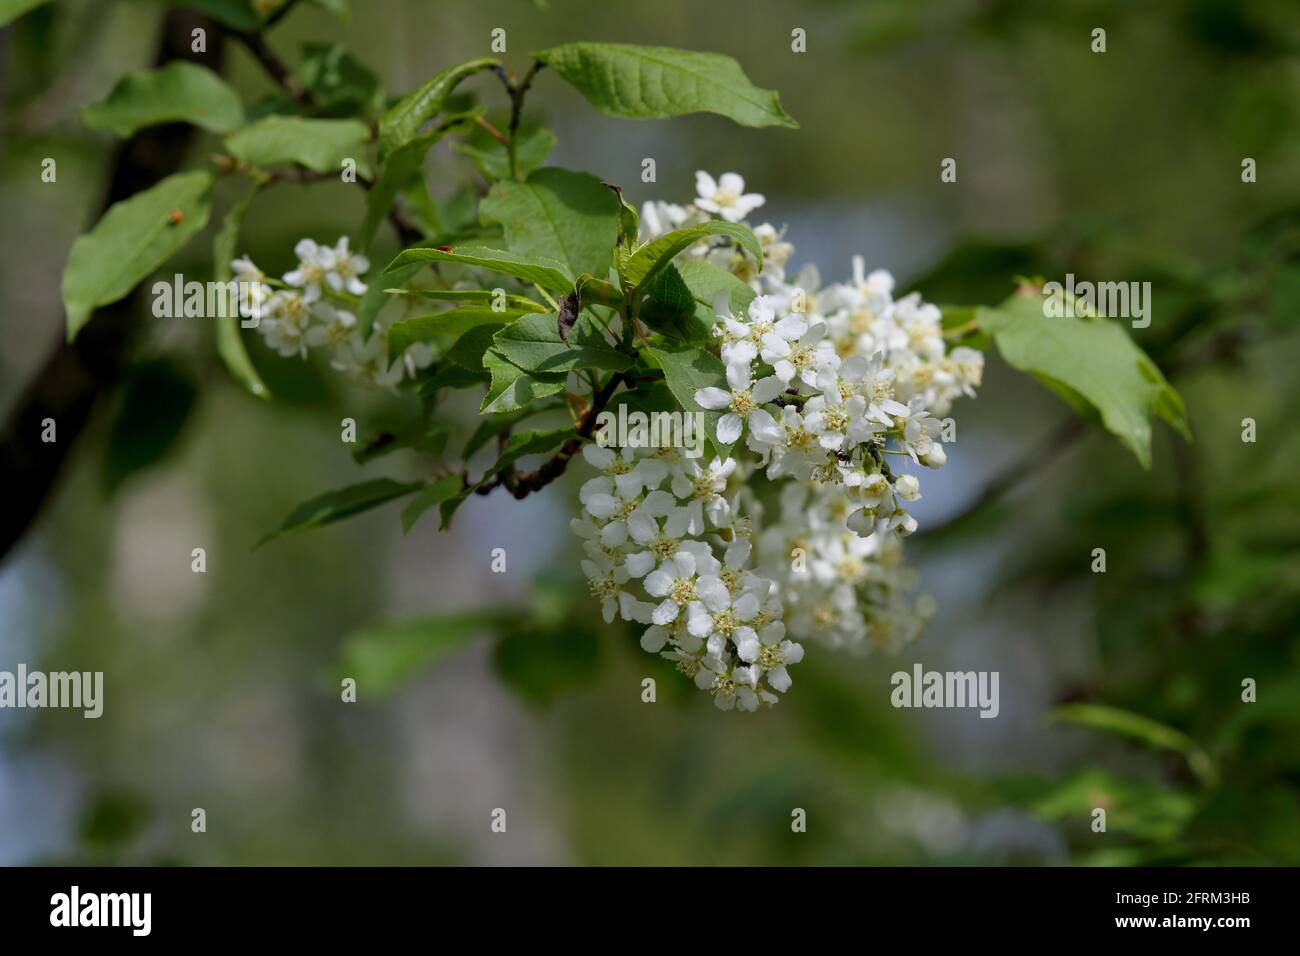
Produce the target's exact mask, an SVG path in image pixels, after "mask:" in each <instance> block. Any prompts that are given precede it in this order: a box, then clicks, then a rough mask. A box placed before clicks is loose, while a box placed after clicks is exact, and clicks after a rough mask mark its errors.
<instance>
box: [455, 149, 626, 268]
mask: <svg viewBox="0 0 1300 956" xmlns="http://www.w3.org/2000/svg"><path fill="white" fill-rule="evenodd" d="M479 214H480V216H481V217H482V218H483V221H484V222H499V223H501V227H502V229H504V231H505V238H506V244H507V246H508V247H509V248H510V249H511V251H513V252H515V253H518V254H519V255H521V256H524V257H526V258H537V257H546V258H548V259H553V260H556V261H558V262H560V263H562V264H563V266H564V270H565V275H566V277H567V278H568V279H569V285H570V287H571V286H572V285H573V281H574V280H576V279H577V277H578V276H580V275H582V274H583V273H584V272H589V273H591V274H592V275H593V276H595V277H596V278H598V279H599V278H604V277H605V276H607V275H608V274H609V267H610V263H611V262H612V261H613V254H614V243H615V241H616V240H617V239H618V234H619V233H618V230H619V202H618V198H617V197H616V196H615V195H614V194H613V193H612V192H610V190H609V189H607V188H606V187H605V186H603V185H602V184H601V182H600V180H599V179H597V178H596V177H595V176H592V175H590V174H589V173H575V172H570V171H569V170H567V169H559V168H556V167H548V168H546V169H539V170H537V171H535V172H533V173H531V174H530V175H529V177H528V179H527V180H525V181H524V182H522V183H521V182H516V181H514V180H505V181H502V182H498V183H497V184H496V185H494V186H493V187H492V191H491V192H490V193H488V195H487V197H486V198H485V199H484V200H483V201H482V203H481V204H480V205H479Z"/></svg>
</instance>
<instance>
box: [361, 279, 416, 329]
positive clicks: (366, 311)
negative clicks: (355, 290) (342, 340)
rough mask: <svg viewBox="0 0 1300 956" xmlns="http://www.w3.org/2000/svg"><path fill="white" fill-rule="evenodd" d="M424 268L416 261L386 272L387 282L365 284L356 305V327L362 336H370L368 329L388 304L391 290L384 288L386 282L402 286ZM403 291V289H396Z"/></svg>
mask: <svg viewBox="0 0 1300 956" xmlns="http://www.w3.org/2000/svg"><path fill="white" fill-rule="evenodd" d="M423 268H424V263H422V262H416V263H412V264H410V265H407V266H403V267H402V268H400V269H396V270H394V271H393V272H391V273H389V274H387V276H386V278H387V283H384V282H378V281H375V282H371V283H370V284H369V285H367V286H366V291H365V292H364V293H363V294H362V296H361V305H360V306H358V307H357V329H358V330H359V331H360V332H361V335H362V337H363V338H367V339H368V338H370V330H371V329H372V328H373V327H374V324H375V319H376V318H377V317H378V316H379V313H380V312H382V311H383V310H384V306H385V305H387V304H388V302H389V298H388V293H389V292H392V291H393V290H392V289H391V288H390V289H385V288H384V286H385V285H386V284H388V285H392V286H402V285H405V284H406V283H408V282H410V281H411V280H412V279H414V278H415V277H416V276H417V275H418V274H419V272H420V270H421V269H423ZM397 291H405V290H401V289H399V290H397Z"/></svg>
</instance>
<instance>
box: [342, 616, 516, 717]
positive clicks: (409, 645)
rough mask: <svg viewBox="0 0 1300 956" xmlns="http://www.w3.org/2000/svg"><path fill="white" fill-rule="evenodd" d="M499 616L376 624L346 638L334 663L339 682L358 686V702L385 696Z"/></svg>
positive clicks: (483, 631)
mask: <svg viewBox="0 0 1300 956" xmlns="http://www.w3.org/2000/svg"><path fill="white" fill-rule="evenodd" d="M503 620H504V615H503V614H502V612H500V611H493V610H482V611H464V612H461V613H452V614H439V615H436V616H434V617H428V618H423V619H421V620H415V621H403V622H400V623H396V624H377V625H371V626H369V627H364V628H362V629H361V630H359V631H356V632H354V633H352V634H350V635H348V637H347V639H346V640H345V641H344V642H343V650H342V654H341V656H340V660H339V670H338V676H339V678H340V679H342V678H345V677H351V678H352V679H353V680H355V681H356V682H357V699H358V700H365V699H366V696H367V695H368V694H380V695H382V694H386V693H388V692H389V691H391V690H393V688H395V687H397V686H398V685H399V684H401V683H402V682H403V681H404V680H407V679H408V678H410V677H413V676H414V675H415V674H416V673H417V672H418V671H420V670H422V669H423V668H426V667H428V666H430V665H431V664H433V663H435V662H436V661H438V660H439V659H440V658H442V657H445V656H446V655H447V654H450V653H451V652H452V651H454V650H456V649H457V648H459V647H461V646H463V645H465V644H467V643H469V642H470V641H471V640H473V639H474V638H476V637H480V636H482V635H484V634H490V633H491V632H492V631H493V630H494V629H496V628H498V627H500V626H501V625H502V623H503Z"/></svg>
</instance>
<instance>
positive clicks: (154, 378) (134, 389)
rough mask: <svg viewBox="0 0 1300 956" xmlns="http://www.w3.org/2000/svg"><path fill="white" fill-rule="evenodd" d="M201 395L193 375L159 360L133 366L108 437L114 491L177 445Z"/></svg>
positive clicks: (108, 478)
mask: <svg viewBox="0 0 1300 956" xmlns="http://www.w3.org/2000/svg"><path fill="white" fill-rule="evenodd" d="M197 399H198V388H197V386H196V385H195V383H194V381H193V379H192V378H191V377H190V376H189V375H187V374H186V373H185V372H183V371H182V370H181V369H180V368H179V367H177V366H176V364H175V363H173V362H170V361H167V360H164V359H156V360H153V361H149V362H144V363H141V364H140V365H137V366H136V367H134V368H132V369H131V370H130V371H129V373H128V374H127V377H126V382H125V385H124V388H123V394H122V402H121V405H119V406H118V409H117V413H116V416H115V417H114V419H113V424H112V427H111V428H110V430H109V436H108V451H107V455H106V459H105V466H104V481H105V484H106V486H107V488H108V491H109V492H110V493H111V492H113V491H116V490H117V488H118V487H119V486H120V485H121V484H122V482H123V481H125V480H126V479H127V478H128V477H130V476H131V475H133V474H135V473H136V472H137V471H140V470H142V469H144V468H147V467H148V466H150V465H152V464H154V463H155V462H157V461H159V460H160V459H162V458H163V457H164V456H165V455H166V454H167V452H168V451H169V450H170V449H171V448H172V447H173V446H174V445H175V443H176V439H177V438H178V437H179V436H180V434H181V430H182V429H183V428H184V427H185V422H186V421H187V420H188V419H189V416H190V412H191V410H192V409H193V408H194V405H195V402H196V401H197Z"/></svg>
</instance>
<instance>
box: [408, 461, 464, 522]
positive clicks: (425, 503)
mask: <svg viewBox="0 0 1300 956" xmlns="http://www.w3.org/2000/svg"><path fill="white" fill-rule="evenodd" d="M463 487H464V482H463V481H461V480H460V479H459V478H458V477H456V476H455V475H448V476H447V477H446V478H441V479H439V480H438V481H435V482H434V483H433V484H431V485H428V486H426V487H425V489H424V490H423V491H421V492H420V493H419V494H418V495H416V496H415V497H414V498H413V499H412V500H411V503H410V504H409V505H407V506H406V507H405V508H403V509H402V533H403V534H410V532H411V529H412V528H414V527H415V523H416V522H417V521H419V520H420V516H421V515H423V514H424V513H425V512H426V511H428V510H429V509H430V508H432V507H433V506H434V505H440V504H442V503H443V502H444V501H446V500H447V499H448V498H450V497H452V496H453V495H456V494H458V493H459V492H460V491H461V490H462V488H463Z"/></svg>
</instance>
